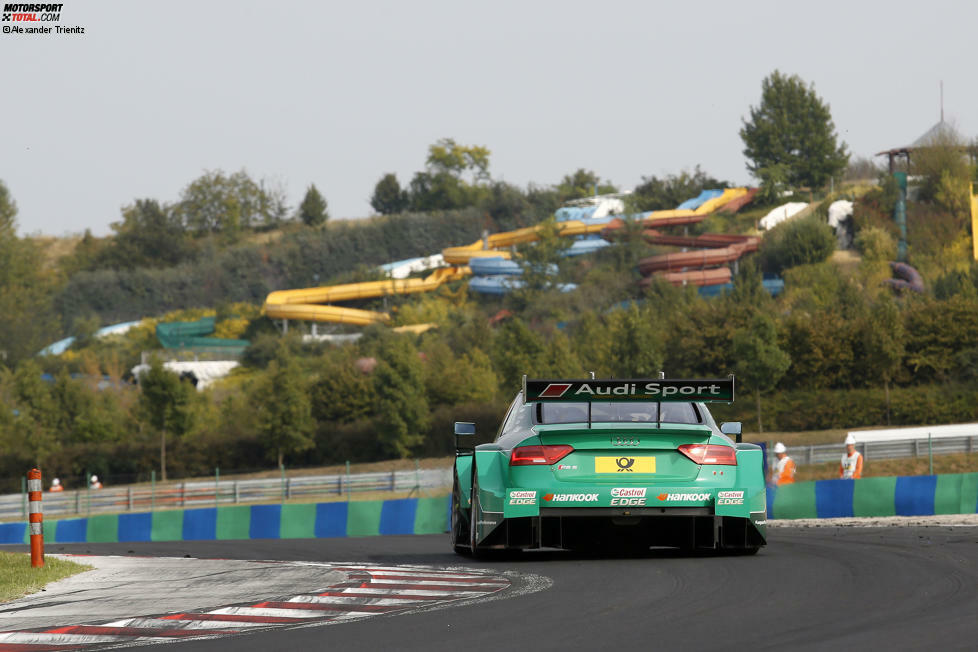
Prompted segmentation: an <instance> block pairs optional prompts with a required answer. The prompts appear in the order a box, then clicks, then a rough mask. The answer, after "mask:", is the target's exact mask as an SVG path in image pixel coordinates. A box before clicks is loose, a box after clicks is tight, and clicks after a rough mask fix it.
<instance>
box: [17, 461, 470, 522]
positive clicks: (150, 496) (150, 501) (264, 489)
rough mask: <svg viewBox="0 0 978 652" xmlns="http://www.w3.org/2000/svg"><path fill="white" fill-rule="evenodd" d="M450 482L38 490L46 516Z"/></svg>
mask: <svg viewBox="0 0 978 652" xmlns="http://www.w3.org/2000/svg"><path fill="white" fill-rule="evenodd" d="M451 484H452V470H451V469H450V468H445V469H416V470H413V471H389V472H379V473H357V474H349V475H347V474H336V475H317V476H297V477H292V478H287V477H282V478H259V479H251V480H219V479H217V478H215V479H214V480H197V481H194V482H167V483H151V484H142V485H129V486H125V487H111V488H104V489H76V490H66V491H61V492H50V491H46V492H45V493H44V502H43V505H44V514H45V515H46V516H75V515H87V514H97V513H106V512H132V511H139V512H144V511H154V510H157V509H173V508H184V507H191V508H193V507H215V506H218V505H232V504H246V503H263V502H286V501H289V500H294V499H299V500H305V499H307V498H308V499H312V498H317V499H321V498H323V497H328V496H331V495H332V496H346V497H350V496H351V495H352V494H355V493H364V492H390V493H397V492H402V493H403V492H407V493H408V495H415V494H417V495H420V494H421V493H422V492H424V491H430V490H434V489H443V488H445V487H450V486H451ZM26 500H27V495H26V493H21V494H7V495H5V496H0V520H11V519H18V518H26V516H25V515H26V513H27V503H26Z"/></svg>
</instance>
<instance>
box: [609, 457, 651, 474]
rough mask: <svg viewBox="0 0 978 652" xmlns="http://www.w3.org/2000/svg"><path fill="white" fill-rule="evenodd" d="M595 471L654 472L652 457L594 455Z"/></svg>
mask: <svg viewBox="0 0 978 652" xmlns="http://www.w3.org/2000/svg"><path fill="white" fill-rule="evenodd" d="M594 472H595V473H655V458H654V457H633V456H631V455H622V456H621V457H595V458H594Z"/></svg>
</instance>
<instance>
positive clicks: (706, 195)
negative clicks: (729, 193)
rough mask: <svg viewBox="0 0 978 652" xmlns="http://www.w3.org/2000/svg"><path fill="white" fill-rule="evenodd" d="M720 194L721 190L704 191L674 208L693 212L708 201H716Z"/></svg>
mask: <svg viewBox="0 0 978 652" xmlns="http://www.w3.org/2000/svg"><path fill="white" fill-rule="evenodd" d="M722 194H723V191H722V190H704V191H703V192H701V193H700V194H699V195H698V196H696V197H693V198H692V199H687V200H686V201H684V202H683V203H681V204H680V205H679V206H677V207H676V208H677V209H688V210H691V211H693V210H696V209H697V208H699V207H700V206H702V205H703V204H705V203H706V202H708V201H710V200H711V199H716V198H717V197H719V196H720V195H722Z"/></svg>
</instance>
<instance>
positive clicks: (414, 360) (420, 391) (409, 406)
mask: <svg viewBox="0 0 978 652" xmlns="http://www.w3.org/2000/svg"><path fill="white" fill-rule="evenodd" d="M378 358H379V359H378V362H377V367H376V368H375V369H374V372H373V381H374V395H375V396H376V397H377V407H376V415H377V426H378V437H379V438H380V440H381V441H382V443H383V445H384V448H386V449H387V452H389V453H393V454H395V455H397V456H399V457H402V458H404V457H407V456H408V455H410V454H411V453H412V452H413V451H414V450H415V449H416V448H417V447H418V446H420V445H421V444H422V443H423V442H424V436H425V432H426V431H427V429H428V425H429V423H430V421H431V416H430V414H429V412H428V397H427V396H426V395H425V390H424V387H425V383H424V369H423V367H422V363H421V359H420V358H419V357H418V352H417V350H416V349H415V348H414V346H412V344H411V342H410V340H409V339H408V337H407V336H394V337H383V338H382V339H381V341H380V342H379V349H378Z"/></svg>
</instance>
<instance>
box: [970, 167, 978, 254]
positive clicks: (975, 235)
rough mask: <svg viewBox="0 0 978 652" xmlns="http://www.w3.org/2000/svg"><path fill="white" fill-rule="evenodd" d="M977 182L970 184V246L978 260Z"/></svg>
mask: <svg viewBox="0 0 978 652" xmlns="http://www.w3.org/2000/svg"><path fill="white" fill-rule="evenodd" d="M976 188H978V183H973V184H971V246H972V248H973V252H974V257H975V260H978V192H976Z"/></svg>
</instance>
